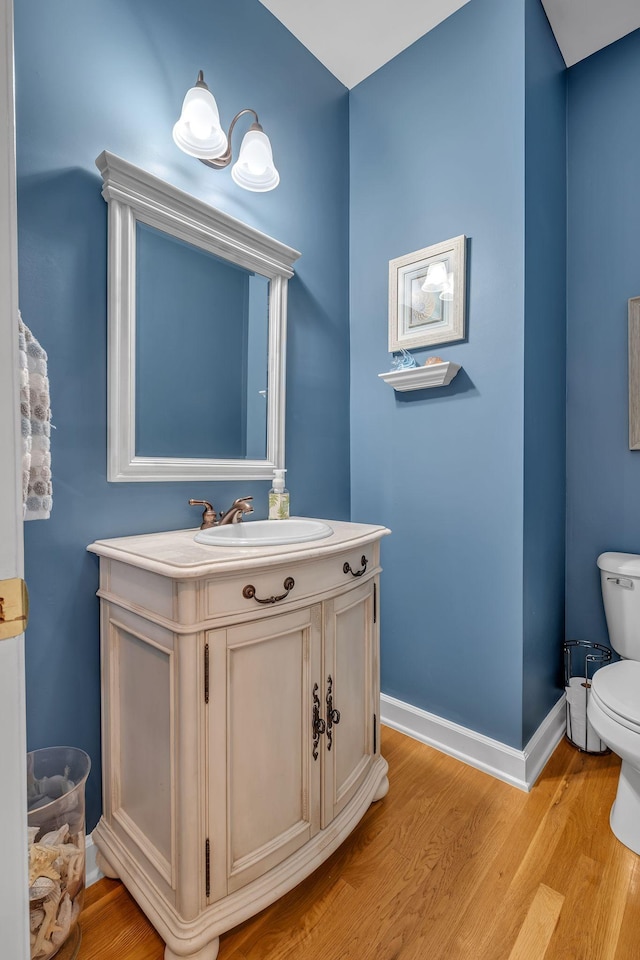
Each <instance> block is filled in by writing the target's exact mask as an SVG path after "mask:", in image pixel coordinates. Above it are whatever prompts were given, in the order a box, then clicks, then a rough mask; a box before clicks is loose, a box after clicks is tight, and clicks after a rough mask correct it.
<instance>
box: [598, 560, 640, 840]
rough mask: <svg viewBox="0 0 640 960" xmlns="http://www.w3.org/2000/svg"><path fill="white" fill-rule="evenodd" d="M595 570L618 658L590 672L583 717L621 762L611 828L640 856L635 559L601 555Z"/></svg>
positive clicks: (638, 585)
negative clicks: (586, 704) (598, 576)
mask: <svg viewBox="0 0 640 960" xmlns="http://www.w3.org/2000/svg"><path fill="white" fill-rule="evenodd" d="M598 567H599V568H600V583H601V586H602V598H603V600H604V611H605V615H606V618H607V628H608V631H609V642H610V644H611V647H612V648H613V649H614V650H615V651H616V653H617V654H618V655H619V656H620V657H622V658H623V659H622V660H620V661H619V662H617V663H611V664H609V665H608V666H606V667H602V668H601V669H600V670H597V671H596V672H595V673H594V675H593V680H592V682H591V696H590V697H589V705H588V708H587V715H588V718H589V721H590V723H591V725H592V727H593V728H594V730H595V731H596V733H597V734H598V736H599V737H600V738H601V739H602V740H603V741H604V742H605V743H606V745H607V746H608V747H609V748H610V749H611V750H612V751H613V752H614V753H617V754H618V756H619V757H620V758H621V760H622V769H621V770H620V780H619V781H618V792H617V794H616V799H615V802H614V804H613V807H612V808H611V816H610V821H609V822H610V824H611V829H612V830H613V832H614V834H615V835H616V837H617V838H618V840H620V841H621V842H622V843H624V845H625V846H627V847H629V848H630V849H631V850H633V851H634V853H638V854H640V556H636V554H633V553H603V554H601V555H600V556H599V557H598Z"/></svg>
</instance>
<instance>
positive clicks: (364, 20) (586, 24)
mask: <svg viewBox="0 0 640 960" xmlns="http://www.w3.org/2000/svg"><path fill="white" fill-rule="evenodd" d="M261 2H262V3H263V4H264V6H265V7H267V9H269V10H270V11H271V12H272V13H273V14H274V16H276V17H277V18H278V20H280V21H281V22H282V23H283V24H284V25H285V27H287V29H288V30H290V31H291V33H293V34H294V36H296V37H297V38H298V40H300V42H301V43H303V44H304V45H305V47H307V49H308V50H310V51H311V53H313V54H314V55H315V56H316V57H317V58H318V60H320V61H321V62H322V63H323V64H324V65H325V67H327V68H328V69H329V70H330V71H331V73H333V75H334V76H336V77H337V78H338V80H341V81H342V83H344V84H345V86H347V87H349V88H351V87H355V85H356V84H357V83H360V81H361V80H364V78H365V77H368V76H369V74H371V73H374V72H375V71H376V70H377V69H378V68H379V67H381V66H382V65H383V64H384V63H387V62H388V61H389V60H391V59H392V58H393V57H395V56H396V55H397V54H398V53H400V52H401V51H402V50H405V49H406V48H407V47H408V46H410V45H411V44H412V43H413V42H414V41H415V40H418V39H419V38H420V37H422V36H424V34H425V33H428V31H429V30H432V29H433V27H435V26H437V24H439V23H440V22H441V21H442V20H445V19H446V18H447V17H448V16H450V15H451V14H452V13H454V12H455V11H456V10H458V9H459V8H460V7H463V6H464V5H465V3H469V2H470V0H322V2H318V0H261ZM542 2H543V5H544V8H545V10H546V12H547V16H548V18H549V21H550V23H551V26H552V28H553V32H554V33H555V36H556V39H557V41H558V45H559V47H560V49H561V51H562V54H563V56H564V59H565V62H566V64H567V66H571V65H572V64H574V63H577V62H578V61H579V60H582V59H584V57H588V56H589V55H590V54H592V53H595V51H596V50H600V49H601V48H602V47H606V46H607V45H608V44H610V43H613V41H614V40H619V39H620V37H624V36H625V35H626V34H627V33H631V31H632V30H635V29H636V28H638V27H640V0H542Z"/></svg>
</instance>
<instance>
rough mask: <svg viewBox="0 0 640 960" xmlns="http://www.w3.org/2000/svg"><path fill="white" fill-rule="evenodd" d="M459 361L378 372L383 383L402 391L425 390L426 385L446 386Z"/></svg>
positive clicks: (455, 371)
mask: <svg viewBox="0 0 640 960" xmlns="http://www.w3.org/2000/svg"><path fill="white" fill-rule="evenodd" d="M461 369H462V367H461V365H460V364H459V363H451V361H449V360H447V361H443V362H442V363H432V364H430V365H429V366H428V367H426V366H425V367H409V368H408V369H405V370H390V371H389V372H388V373H379V374H378V376H379V377H381V378H382V379H383V380H384V382H385V383H388V384H389V386H391V387H393V389H394V390H399V391H401V392H402V393H404V392H405V391H406V390H425V389H426V388H427V387H446V386H447V384H449V383H451V381H452V380H453V378H454V377H455V375H456V374H457V373H458V370H461Z"/></svg>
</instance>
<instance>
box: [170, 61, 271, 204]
mask: <svg viewBox="0 0 640 960" xmlns="http://www.w3.org/2000/svg"><path fill="white" fill-rule="evenodd" d="M245 113H251V114H253V116H254V117H255V121H254V122H253V123H252V124H251V126H250V127H249V130H248V131H247V133H245V135H244V137H243V140H242V144H241V145H240V153H239V154H238V159H237V160H236V162H235V163H234V165H233V166H232V168H231V176H232V177H233V180H234V182H235V183H237V184H238V186H239V187H243V188H244V189H245V190H253V191H255V192H257V193H264V192H266V191H267V190H273V189H274V188H275V187H277V186H278V184H279V183H280V174H279V173H278V171H277V170H276V168H275V166H274V164H273V153H272V152H271V143H270V142H269V137H268V136H267V135H266V133H265V132H264V130H263V129H262V127H261V126H260V123H259V121H258V114H257V113H256V112H255V110H250V109H246V110H240V112H239V113H236V115H235V117H234V118H233V120H232V121H231V126H230V127H229V133H228V135H226V134H225V132H224V130H223V129H222V127H221V126H220V114H219V113H218V105H217V103H216V101H215V98H214V96H213V94H212V93H211V91H210V90H209V88H208V86H207V85H206V83H205V82H204V75H203V72H202V70H200V72H199V73H198V79H197V80H196V85H195V87H191V89H190V90H187V95H186V96H185V98H184V102H183V104H182V113H181V114H180V119H179V120H178V122H177V123H176V124H175V126H174V128H173V139H174V141H175V143H176V145H177V146H178V147H180V149H181V150H182V151H184V153H188V154H189V156H191V157H196V158H197V159H198V160H200V161H201V162H202V163H206V165H207V166H208V167H213V168H214V169H215V170H222V168H223V167H228V166H229V164H230V163H231V160H232V156H231V134H232V133H233V128H234V127H235V125H236V122H237V121H238V119H239V118H240V117H241V116H242V115H243V114H245Z"/></svg>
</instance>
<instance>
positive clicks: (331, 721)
mask: <svg viewBox="0 0 640 960" xmlns="http://www.w3.org/2000/svg"><path fill="white" fill-rule="evenodd" d="M339 723H340V711H339V710H336V708H335V707H334V706H333V677H332V676H331V674H329V676H328V677H327V724H326V727H327V740H328V745H327V750H331V747H332V746H333V732H332V728H333V727H334V726H337V724H339Z"/></svg>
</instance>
